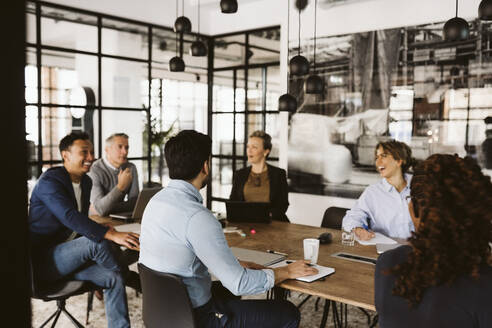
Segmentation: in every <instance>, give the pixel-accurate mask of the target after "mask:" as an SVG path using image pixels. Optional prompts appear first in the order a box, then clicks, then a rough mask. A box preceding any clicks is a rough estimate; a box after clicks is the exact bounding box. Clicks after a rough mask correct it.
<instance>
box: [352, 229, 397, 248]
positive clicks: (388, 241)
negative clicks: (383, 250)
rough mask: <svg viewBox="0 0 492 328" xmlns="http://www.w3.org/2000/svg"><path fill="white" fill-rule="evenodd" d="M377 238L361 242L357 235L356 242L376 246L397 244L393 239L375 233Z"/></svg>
mask: <svg viewBox="0 0 492 328" xmlns="http://www.w3.org/2000/svg"><path fill="white" fill-rule="evenodd" d="M374 234H375V236H374V237H373V238H371V239H369V240H360V239H359V238H358V237H357V235H355V240H357V242H358V243H359V244H361V245H365V246H367V245H376V244H397V242H396V241H394V240H393V239H391V238H389V237H386V236H385V235H383V234H382V233H379V232H375V233H374Z"/></svg>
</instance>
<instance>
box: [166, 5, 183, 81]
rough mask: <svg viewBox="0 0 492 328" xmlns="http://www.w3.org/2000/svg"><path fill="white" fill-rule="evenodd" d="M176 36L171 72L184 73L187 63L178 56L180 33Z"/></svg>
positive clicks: (170, 64)
mask: <svg viewBox="0 0 492 328" xmlns="http://www.w3.org/2000/svg"><path fill="white" fill-rule="evenodd" d="M178 6H179V3H178V0H176V17H178ZM175 34H176V56H174V57H173V58H171V60H169V70H170V71H171V72H183V71H184V70H185V63H184V61H183V59H182V58H181V57H180V56H179V54H178V32H176V33H175Z"/></svg>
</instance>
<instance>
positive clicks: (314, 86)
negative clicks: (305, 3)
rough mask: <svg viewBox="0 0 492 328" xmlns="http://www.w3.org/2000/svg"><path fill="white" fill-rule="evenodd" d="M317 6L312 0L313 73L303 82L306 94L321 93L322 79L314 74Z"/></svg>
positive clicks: (316, 1)
mask: <svg viewBox="0 0 492 328" xmlns="http://www.w3.org/2000/svg"><path fill="white" fill-rule="evenodd" d="M317 7H318V0H314V53H313V74H311V75H309V76H308V78H307V79H306V82H305V83H304V92H305V93H308V94H321V93H323V89H324V85H325V83H324V82H323V79H322V78H321V77H320V76H319V75H317V74H316V16H317V15H316V14H317V12H316V9H317Z"/></svg>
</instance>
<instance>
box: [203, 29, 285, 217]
mask: <svg viewBox="0 0 492 328" xmlns="http://www.w3.org/2000/svg"><path fill="white" fill-rule="evenodd" d="M276 29H280V26H269V27H265V28H261V29H254V30H247V31H241V32H234V33H226V34H220V35H215V36H213V37H212V38H211V40H210V42H209V64H208V73H209V79H208V83H209V84H208V88H209V97H208V127H209V128H208V134H209V136H210V137H212V132H213V129H214V127H213V118H214V116H215V115H223V114H229V115H230V114H232V115H233V125H234V129H233V139H232V155H224V154H214V153H212V163H213V161H214V160H221V159H230V160H232V171H233V172H235V171H236V170H237V164H236V163H237V161H242V162H243V165H246V163H247V155H246V145H244V147H243V153H242V154H237V153H236V144H237V139H236V124H237V120H236V116H237V115H238V114H240V115H244V136H243V138H244V139H243V140H244V143H246V141H247V140H248V136H249V133H250V131H248V116H249V115H251V114H256V115H258V114H261V115H262V124H263V126H262V128H263V130H265V127H266V115H267V114H278V113H279V112H278V110H267V109H266V105H267V104H266V93H267V74H268V68H269V67H275V66H280V61H273V62H266V63H250V62H249V57H248V56H247V55H245V56H244V62H243V64H242V65H234V66H228V67H220V68H216V67H214V52H213V49H214V45H215V42H216V40H217V39H220V38H224V37H229V36H237V35H244V37H245V42H244V53H245V54H247V53H248V51H249V50H250V48H251V47H254V46H253V45H251V44H250V40H249V37H250V35H252V34H254V33H257V32H260V31H269V30H276ZM279 57H280V54H279ZM279 60H280V58H279ZM258 68H259V69H261V75H262V87H261V90H262V104H261V108H262V110H261V111H250V110H249V108H248V82H249V81H248V77H249V74H248V73H249V70H250V69H258ZM239 70H242V71H244V81H245V82H244V91H245V92H244V111H237V110H236V89H237V80H238V77H237V72H238V71H239ZM227 71H229V72H232V79H233V81H232V87H233V106H232V108H233V110H232V111H214V107H213V76H214V73H216V72H227ZM269 159H270V160H272V161H278V158H277V157H270V158H269ZM210 170H211V171H210V175H212V174H213V165H212V164H211V165H210ZM226 200H227V199H226V198H222V197H215V196H214V195H213V187H212V184H211V183H209V184H208V186H207V207H208V208H212V201H218V202H225V201H226Z"/></svg>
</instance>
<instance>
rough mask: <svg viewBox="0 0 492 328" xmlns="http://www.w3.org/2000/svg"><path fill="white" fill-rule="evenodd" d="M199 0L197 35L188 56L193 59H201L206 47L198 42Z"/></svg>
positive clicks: (205, 52)
mask: <svg viewBox="0 0 492 328" xmlns="http://www.w3.org/2000/svg"><path fill="white" fill-rule="evenodd" d="M199 35H200V0H198V34H197V35H196V40H195V41H194V42H193V43H191V47H190V55H192V56H195V57H203V56H206V55H207V47H205V43H203V42H202V41H201V40H200V36H199Z"/></svg>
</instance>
